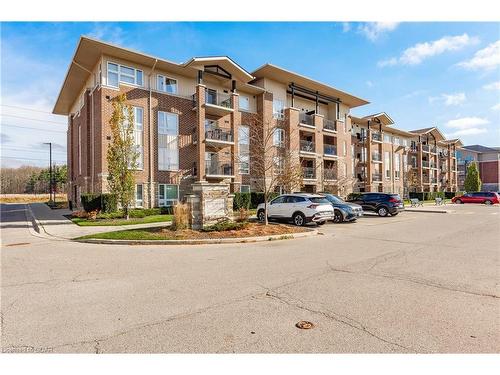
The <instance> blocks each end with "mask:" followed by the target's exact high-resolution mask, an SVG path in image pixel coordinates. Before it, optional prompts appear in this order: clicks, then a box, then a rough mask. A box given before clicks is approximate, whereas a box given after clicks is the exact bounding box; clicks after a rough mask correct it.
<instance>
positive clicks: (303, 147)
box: [300, 139, 316, 154]
mask: <svg viewBox="0 0 500 375" xmlns="http://www.w3.org/2000/svg"><path fill="white" fill-rule="evenodd" d="M300 151H301V152H309V153H313V154H314V153H315V152H316V146H315V144H314V142H312V141H306V140H303V139H301V140H300Z"/></svg>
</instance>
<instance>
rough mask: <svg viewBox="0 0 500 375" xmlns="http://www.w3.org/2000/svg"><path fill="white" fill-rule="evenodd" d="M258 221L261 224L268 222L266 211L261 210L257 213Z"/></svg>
mask: <svg viewBox="0 0 500 375" xmlns="http://www.w3.org/2000/svg"><path fill="white" fill-rule="evenodd" d="M257 219H259V221H260V222H261V223H263V222H264V221H265V220H266V213H265V212H264V210H259V212H257Z"/></svg>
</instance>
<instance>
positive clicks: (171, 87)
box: [156, 74, 177, 94]
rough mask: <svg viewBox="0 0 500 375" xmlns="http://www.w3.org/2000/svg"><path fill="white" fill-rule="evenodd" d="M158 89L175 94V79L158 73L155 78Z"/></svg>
mask: <svg viewBox="0 0 500 375" xmlns="http://www.w3.org/2000/svg"><path fill="white" fill-rule="evenodd" d="M156 85H157V87H156V89H157V90H158V91H162V92H168V93H169V94H177V80H176V79H173V78H168V77H165V76H162V75H159V74H158V80H157V84H156Z"/></svg>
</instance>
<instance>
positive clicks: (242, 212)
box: [236, 208, 250, 223]
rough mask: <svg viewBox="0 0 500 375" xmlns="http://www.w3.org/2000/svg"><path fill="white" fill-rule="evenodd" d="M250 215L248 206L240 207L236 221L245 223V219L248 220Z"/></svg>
mask: <svg viewBox="0 0 500 375" xmlns="http://www.w3.org/2000/svg"><path fill="white" fill-rule="evenodd" d="M249 217H250V212H248V210H247V209H246V208H240V209H239V210H238V216H237V217H236V221H237V222H239V223H243V222H245V221H248V218H249Z"/></svg>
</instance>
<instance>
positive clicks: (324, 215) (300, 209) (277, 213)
mask: <svg viewBox="0 0 500 375" xmlns="http://www.w3.org/2000/svg"><path fill="white" fill-rule="evenodd" d="M264 215H265V213H264V203H261V204H259V205H258V206H257V218H258V219H259V220H260V221H264V218H265V216H264ZM267 217H268V218H269V219H275V220H287V221H289V220H292V221H293V223H294V224H295V225H298V226H301V225H306V224H307V223H310V222H315V223H317V224H318V225H322V224H324V223H325V222H326V221H327V220H332V219H333V207H332V205H331V204H330V202H329V201H328V199H326V198H325V197H324V196H322V195H317V194H307V193H300V194H297V193H295V194H283V195H280V196H279V197H276V198H274V199H273V200H272V201H271V202H269V203H268V205H267Z"/></svg>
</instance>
